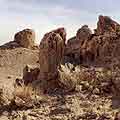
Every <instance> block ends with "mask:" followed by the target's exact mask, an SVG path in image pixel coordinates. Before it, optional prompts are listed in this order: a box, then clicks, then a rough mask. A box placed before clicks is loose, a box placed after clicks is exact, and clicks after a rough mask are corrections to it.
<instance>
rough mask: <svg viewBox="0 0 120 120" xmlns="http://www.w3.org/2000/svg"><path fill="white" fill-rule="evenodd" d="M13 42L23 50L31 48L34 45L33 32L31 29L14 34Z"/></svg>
mask: <svg viewBox="0 0 120 120" xmlns="http://www.w3.org/2000/svg"><path fill="white" fill-rule="evenodd" d="M14 41H15V42H17V43H18V44H19V45H20V46H22V47H25V48H32V47H33V46H34V44H35V32H34V31H33V30H31V29H24V30H23V31H20V32H18V33H16V34H15V36H14Z"/></svg>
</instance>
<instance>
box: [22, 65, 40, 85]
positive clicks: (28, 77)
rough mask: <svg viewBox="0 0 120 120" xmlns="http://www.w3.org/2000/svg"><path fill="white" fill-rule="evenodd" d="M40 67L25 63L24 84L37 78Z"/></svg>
mask: <svg viewBox="0 0 120 120" xmlns="http://www.w3.org/2000/svg"><path fill="white" fill-rule="evenodd" d="M39 72H40V69H39V68H38V67H36V66H30V65H26V66H25V67H24V69H23V79H22V80H23V82H24V84H25V85H28V84H29V83H32V82H33V81H35V80H37V77H38V75H39Z"/></svg>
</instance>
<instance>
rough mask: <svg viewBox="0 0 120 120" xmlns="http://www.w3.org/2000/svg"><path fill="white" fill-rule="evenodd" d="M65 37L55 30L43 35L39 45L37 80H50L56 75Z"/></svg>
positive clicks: (62, 53)
mask: <svg viewBox="0 0 120 120" xmlns="http://www.w3.org/2000/svg"><path fill="white" fill-rule="evenodd" d="M57 30H59V29H57ZM63 33H65V31H63ZM65 39H66V38H63V37H62V36H61V35H60V34H59V31H58V33H57V31H56V30H55V31H52V32H49V33H46V34H45V35H44V37H43V39H42V40H41V42H40V46H39V47H40V52H39V58H40V59H39V63H40V73H39V77H38V79H39V80H50V79H55V78H56V77H57V75H58V67H59V65H60V63H61V60H62V58H63V55H64V47H65Z"/></svg>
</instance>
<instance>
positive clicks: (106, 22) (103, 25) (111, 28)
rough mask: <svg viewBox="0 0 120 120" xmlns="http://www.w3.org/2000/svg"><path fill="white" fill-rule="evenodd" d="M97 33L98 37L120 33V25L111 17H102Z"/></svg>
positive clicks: (100, 17)
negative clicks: (110, 33) (106, 33)
mask: <svg viewBox="0 0 120 120" xmlns="http://www.w3.org/2000/svg"><path fill="white" fill-rule="evenodd" d="M95 31H96V34H97V35H101V34H104V33H105V32H117V31H120V25H119V24H118V23H117V22H115V21H114V20H112V19H111V18H110V17H108V16H102V15H100V16H99V20H98V23H97V29H96V30H95Z"/></svg>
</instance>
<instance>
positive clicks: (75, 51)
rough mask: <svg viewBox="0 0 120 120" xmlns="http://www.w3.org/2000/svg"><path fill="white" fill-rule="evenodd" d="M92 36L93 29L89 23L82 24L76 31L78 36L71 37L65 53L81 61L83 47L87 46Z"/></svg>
mask: <svg viewBox="0 0 120 120" xmlns="http://www.w3.org/2000/svg"><path fill="white" fill-rule="evenodd" d="M91 37H92V31H91V30H90V29H89V28H88V26H87V25H84V26H82V27H81V28H80V29H79V30H78V31H77V33H76V36H75V37H73V38H71V39H69V40H68V43H67V46H66V49H65V55H66V56H69V57H70V59H73V60H72V61H74V59H75V60H76V61H77V62H78V63H79V62H80V57H81V54H80V52H81V49H82V48H83V49H84V47H85V43H86V42H87V41H89V39H90V38H91Z"/></svg>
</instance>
